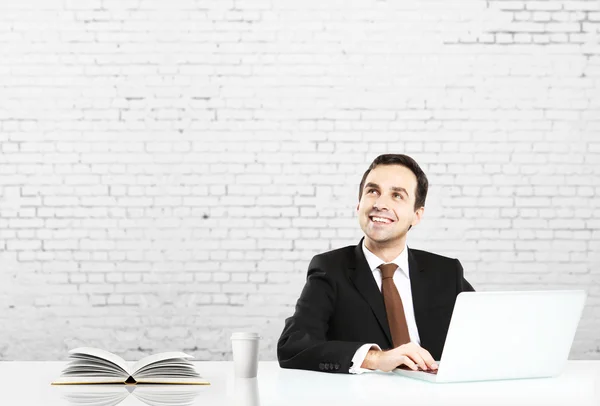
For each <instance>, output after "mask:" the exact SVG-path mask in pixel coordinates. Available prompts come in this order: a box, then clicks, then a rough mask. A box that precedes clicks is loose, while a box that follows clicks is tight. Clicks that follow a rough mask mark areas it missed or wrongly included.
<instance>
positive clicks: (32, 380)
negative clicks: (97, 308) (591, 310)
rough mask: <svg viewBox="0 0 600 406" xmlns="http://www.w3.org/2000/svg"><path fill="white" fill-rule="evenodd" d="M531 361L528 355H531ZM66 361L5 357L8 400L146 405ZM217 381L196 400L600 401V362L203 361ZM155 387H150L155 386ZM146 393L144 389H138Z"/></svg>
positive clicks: (547, 404)
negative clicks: (335, 367) (421, 365)
mask: <svg viewBox="0 0 600 406" xmlns="http://www.w3.org/2000/svg"><path fill="white" fill-rule="evenodd" d="M523 361H524V362H526V360H523ZM64 365H65V362H10V361H7V362H0V399H1V402H0V404H2V405H47V406H59V405H60V406H69V405H73V403H72V402H69V401H68V400H67V397H68V396H69V393H71V394H72V393H73V392H79V393H80V392H81V391H112V392H113V393H114V392H115V391H116V392H117V393H118V392H122V393H123V394H124V395H125V398H124V400H123V401H121V402H120V403H119V406H135V405H137V406H141V405H144V404H145V403H143V402H142V401H140V400H139V399H138V398H137V397H136V396H134V395H133V394H131V395H129V394H128V393H125V392H126V391H127V388H129V389H130V390H131V389H133V388H134V387H132V386H128V387H126V386H125V385H102V386H101V387H100V386H99V385H95V386H85V387H84V386H81V385H78V386H51V385H50V382H51V381H52V380H53V379H54V378H56V377H57V376H58V375H59V374H60V371H61V370H62V368H63V367H64ZM196 368H197V370H198V372H200V374H201V375H202V376H203V377H205V378H207V379H208V380H209V381H210V382H211V385H210V386H197V387H194V388H190V389H188V388H187V387H182V386H177V387H174V386H171V387H168V388H164V387H163V389H165V390H179V391H180V390H192V391H194V392H193V393H192V396H191V397H192V398H193V401H192V403H188V404H193V405H203V406H209V405H210V406H213V405H214V406H219V405H244V406H258V405H261V406H271V405H277V406H279V405H310V406H315V405H335V406H337V405H341V406H347V405H361V406H375V405H387V406H389V405H411V406H413V405H435V406H449V405H461V406H463V405H477V406H481V405H486V406H487V405H504V406H513V405H527V406H532V405H543V406H551V405H561V406H565V405H567V406H599V405H600V361H570V362H569V363H568V366H567V368H566V370H565V371H564V373H563V374H562V375H561V376H559V377H557V378H546V379H528V380H519V381H495V382H474V383H454V384H452V383H449V384H433V383H428V382H422V381H417V380H413V379H410V378H405V377H401V376H398V375H393V374H386V373H381V372H376V373H369V374H363V375H359V376H353V375H346V374H329V373H323V372H309V371H297V370H286V369H280V368H279V366H278V364H277V363H276V362H261V363H260V366H259V372H258V378H257V379H250V380H244V379H242V380H236V379H234V377H233V365H232V363H231V362H197V363H196ZM155 388H156V386H154V388H149V390H150V389H155ZM133 390H134V392H135V391H138V390H139V391H140V392H139V393H140V394H141V393H142V391H143V390H144V389H143V388H142V387H141V386H140V387H136V388H135V389H133Z"/></svg>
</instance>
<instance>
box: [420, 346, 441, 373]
mask: <svg viewBox="0 0 600 406" xmlns="http://www.w3.org/2000/svg"><path fill="white" fill-rule="evenodd" d="M419 355H420V356H421V358H423V361H425V364H427V366H428V367H429V368H432V369H437V364H436V362H435V360H434V359H433V357H432V356H431V354H430V353H429V351H427V350H426V349H425V348H421V349H420V350H419Z"/></svg>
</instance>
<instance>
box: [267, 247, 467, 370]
mask: <svg viewBox="0 0 600 406" xmlns="http://www.w3.org/2000/svg"><path fill="white" fill-rule="evenodd" d="M361 243H362V240H361ZM361 243H359V244H358V245H356V246H348V247H344V248H340V249H337V250H334V251H329V252H326V253H324V254H319V255H317V256H315V257H314V258H313V259H312V261H311V262H310V265H309V267H308V276H307V280H306V285H305V286H304V289H303V290H302V293H301V294H300V298H299V299H298V302H297V304H296V311H295V313H294V315H293V316H292V317H290V318H288V319H287V320H286V321H285V327H284V329H283V332H282V334H281V337H280V338H279V341H278V343H277V358H278V360H279V365H280V366H281V367H282V368H296V369H308V370H314V371H328V372H340V373H348V371H349V369H350V366H351V363H352V357H353V356H354V354H355V353H356V350H358V348H359V347H361V346H362V345H364V344H367V343H376V344H378V345H379V346H380V347H381V348H382V349H384V350H385V349H391V348H393V345H392V337H391V333H390V328H389V325H388V322H387V314H386V311H385V305H384V302H383V296H382V294H381V291H380V290H379V288H378V287H377V283H376V282H375V279H374V278H373V274H372V272H371V269H370V268H369V265H368V263H367V260H366V258H365V256H364V253H363V251H362V246H361ZM408 267H409V274H410V284H411V289H412V296H413V307H414V312H415V319H416V323H417V329H418V330H419V337H420V339H421V346H422V347H423V348H425V349H426V350H428V351H429V352H430V353H431V355H432V356H433V358H434V359H436V360H439V359H440V357H441V355H442V349H443V348H444V342H445V341H446V335H447V333H448V326H449V324H450V318H451V316H452V311H453V309H454V303H455V301H456V296H457V295H458V294H459V293H460V292H464V291H473V287H472V286H471V285H470V284H469V283H468V282H467V281H466V280H465V279H464V277H463V268H462V266H461V264H460V262H459V261H458V260H457V259H452V258H447V257H443V256H441V255H436V254H432V253H429V252H425V251H420V250H413V249H408Z"/></svg>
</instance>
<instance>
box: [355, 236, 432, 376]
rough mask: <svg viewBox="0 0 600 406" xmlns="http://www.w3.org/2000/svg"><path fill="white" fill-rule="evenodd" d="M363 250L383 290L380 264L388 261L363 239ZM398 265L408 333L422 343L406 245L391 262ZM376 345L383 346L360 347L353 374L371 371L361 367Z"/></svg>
mask: <svg viewBox="0 0 600 406" xmlns="http://www.w3.org/2000/svg"><path fill="white" fill-rule="evenodd" d="M362 250H363V253H364V254H365V258H366V259H367V263H368V264H369V268H370V269H371V272H372V273H373V278H375V282H376V283H377V287H378V288H379V290H380V291H381V279H382V278H381V271H380V270H379V266H380V265H383V264H385V263H386V262H385V261H384V260H382V259H380V258H379V257H377V255H375V254H373V253H372V252H371V251H369V250H368V248H367V247H366V246H365V243H364V241H363V243H362ZM387 263H393V264H396V265H398V269H397V270H396V272H394V278H393V279H394V284H395V285H396V289H398V293H399V294H400V298H401V299H402V307H404V315H405V316H406V324H407V325H408V334H409V335H410V341H411V342H414V343H417V344H418V345H421V339H420V338H419V331H418V330H417V322H416V321H415V310H414V308H413V300H412V290H411V289H410V273H409V270H408V250H407V247H406V245H404V249H403V250H402V252H401V253H400V255H398V257H396V259H394V260H393V261H391V262H387ZM372 347H375V348H377V349H379V350H381V348H380V347H379V346H378V345H377V344H365V345H363V346H362V347H360V348H359V349H358V350H357V351H356V352H355V353H354V357H352V366H351V367H350V371H349V372H350V373H351V374H361V373H363V372H366V371H370V369H366V368H361V367H360V366H361V365H362V363H363V361H364V360H365V358H366V356H367V353H368V352H369V350H370V349H371V348H372Z"/></svg>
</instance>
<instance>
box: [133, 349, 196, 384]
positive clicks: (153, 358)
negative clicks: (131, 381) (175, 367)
mask: <svg viewBox="0 0 600 406" xmlns="http://www.w3.org/2000/svg"><path fill="white" fill-rule="evenodd" d="M177 358H178V359H192V358H194V357H192V356H191V355H188V354H186V353H184V352H176V351H174V352H161V353H159V354H153V355H148V356H147V357H144V358H142V359H141V360H139V361H138V362H136V363H135V364H134V365H133V366H132V367H131V369H130V371H132V373H131V375H132V376H133V377H134V378H135V373H136V372H137V371H139V370H140V369H142V368H143V367H145V366H146V365H149V364H152V363H155V362H158V361H165V360H171V359H177Z"/></svg>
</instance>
